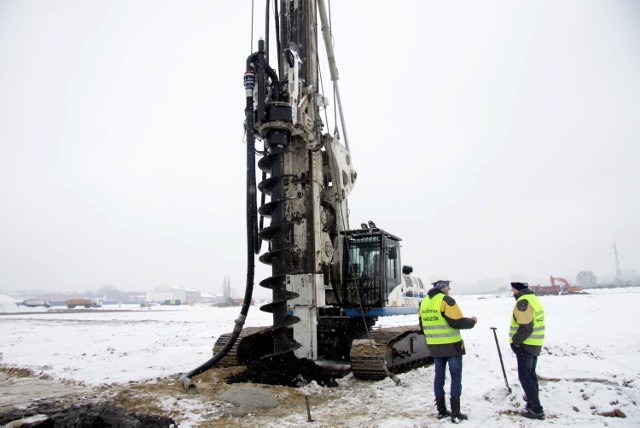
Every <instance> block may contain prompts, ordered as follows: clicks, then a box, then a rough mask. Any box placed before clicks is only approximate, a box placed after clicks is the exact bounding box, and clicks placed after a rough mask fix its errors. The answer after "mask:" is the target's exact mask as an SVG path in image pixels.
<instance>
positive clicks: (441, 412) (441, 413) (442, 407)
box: [436, 395, 451, 419]
mask: <svg viewBox="0 0 640 428" xmlns="http://www.w3.org/2000/svg"><path fill="white" fill-rule="evenodd" d="M436 407H437V408H438V419H442V418H446V417H448V416H451V413H449V411H448V410H447V402H446V401H445V399H444V395H443V396H442V397H436Z"/></svg>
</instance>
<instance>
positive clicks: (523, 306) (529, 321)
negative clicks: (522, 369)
mask: <svg viewBox="0 0 640 428" xmlns="http://www.w3.org/2000/svg"><path fill="white" fill-rule="evenodd" d="M525 294H535V293H534V292H533V291H531V290H529V289H528V288H525V289H523V290H520V291H519V292H517V293H516V294H515V295H514V296H513V297H515V299H516V301H517V303H516V306H515V308H513V317H514V319H515V320H516V322H517V323H518V331H516V332H515V334H514V335H513V338H512V343H511V349H512V350H513V352H516V353H517V352H518V348H520V349H523V350H525V351H527V352H528V353H530V354H532V355H534V356H536V357H539V356H540V351H541V350H542V346H536V345H527V344H525V343H522V342H524V341H525V340H526V339H527V337H529V336H531V333H533V315H534V311H533V306H531V305H530V304H529V302H527V301H526V300H525V299H521V300H518V298H519V297H520V296H523V295H525Z"/></svg>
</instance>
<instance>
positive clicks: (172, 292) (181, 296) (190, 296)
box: [147, 285, 201, 304]
mask: <svg viewBox="0 0 640 428" xmlns="http://www.w3.org/2000/svg"><path fill="white" fill-rule="evenodd" d="M200 299H201V293H200V291H198V290H190V289H186V288H180V287H174V286H172V285H161V286H159V287H156V288H154V289H153V290H150V291H148V292H147V301H148V302H157V303H162V302H165V301H180V302H181V303H183V304H184V303H189V302H199V301H200Z"/></svg>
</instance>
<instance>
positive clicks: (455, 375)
mask: <svg viewBox="0 0 640 428" xmlns="http://www.w3.org/2000/svg"><path fill="white" fill-rule="evenodd" d="M434 360H435V378H434V380H433V392H434V394H435V396H436V397H444V381H445V377H446V373H445V369H446V367H447V364H449V373H450V374H451V397H452V398H459V397H460V394H462V355H457V356H455V357H444V358H434Z"/></svg>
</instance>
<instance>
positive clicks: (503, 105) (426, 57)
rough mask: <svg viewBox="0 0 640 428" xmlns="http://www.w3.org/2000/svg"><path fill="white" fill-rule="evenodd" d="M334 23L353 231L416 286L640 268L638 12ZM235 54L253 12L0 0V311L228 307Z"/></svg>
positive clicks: (240, 115)
mask: <svg viewBox="0 0 640 428" xmlns="http://www.w3.org/2000/svg"><path fill="white" fill-rule="evenodd" d="M263 11H264V6H263V2H260V1H256V12H255V20H256V24H255V28H254V39H253V46H254V47H255V46H256V41H257V38H258V37H259V35H260V34H261V33H262V21H263ZM331 12H332V22H333V35H334V43H335V50H336V55H337V62H338V68H339V71H340V89H341V95H342V102H343V104H344V108H345V118H346V121H347V127H348V136H349V143H350V147H351V152H352V156H353V159H354V164H355V167H356V169H357V171H358V180H359V181H358V183H357V185H356V188H355V189H354V191H353V193H352V195H351V199H350V202H349V204H350V208H351V217H350V220H351V225H352V227H353V226H357V225H359V224H360V222H361V221H363V220H373V221H375V222H376V223H377V225H378V226H379V227H382V228H383V229H386V230H388V231H390V232H392V233H394V234H396V235H398V236H401V237H402V238H403V249H402V252H403V262H404V264H410V265H412V266H413V267H414V271H415V273H416V274H417V275H419V276H422V277H423V278H424V279H429V278H430V277H431V275H432V274H433V273H434V272H435V271H444V272H447V273H449V275H451V276H452V277H453V278H454V279H455V280H457V281H459V282H460V283H473V282H476V281H478V280H482V279H487V278H508V277H509V276H510V275H511V273H512V272H514V271H519V272H524V273H525V274H527V275H528V276H529V278H530V281H531V282H536V281H537V280H540V281H546V282H548V277H549V275H554V276H562V277H566V278H567V279H569V280H570V281H573V280H575V276H576V274H577V273H578V272H579V271H581V270H592V271H593V272H594V273H595V274H596V275H597V276H599V277H601V276H604V275H607V274H612V273H613V272H614V271H615V264H614V258H613V257H612V256H611V247H612V245H613V242H614V241H615V242H617V246H618V250H619V251H620V253H621V256H620V264H621V267H622V268H623V269H638V270H640V221H639V219H640V200H639V194H640V192H639V191H638V187H639V184H640V165H639V160H640V156H639V155H640V149H639V145H638V143H639V142H640V141H639V140H640V25H639V24H640V2H637V1H633V0H629V1H615V0H606V1H605V0H602V1H594V0H592V1H589V0H566V1H551V0H549V1H526V2H525V1H522V2H518V1H482V2H478V1H459V2H433V1H424V0H422V1H398V2H370V1H364V0H362V1H355V0H353V1H346V0H341V1H339V2H337V1H334V2H332V4H331ZM251 44H252V40H251V2H250V1H248V0H246V1H225V2H223V1H211V0H203V1H195V0H190V1H162V0H153V1H151V0H149V1H142V0H136V1H90V2H88V1H84V0H60V1H55V0H52V1H32V0H0V291H3V290H6V291H10V290H34V289H40V290H58V291H81V290H87V289H95V288H98V287H100V286H101V285H103V284H111V285H114V286H116V287H118V288H121V289H125V290H147V289H151V288H153V287H155V286H158V285H160V284H170V285H176V286H182V287H189V288H197V289H200V290H203V291H214V292H221V291H222V284H223V281H224V277H225V276H229V277H230V278H231V282H232V287H233V288H234V289H235V291H236V294H241V293H242V292H243V289H244V281H245V276H246V268H245V266H246V256H245V248H246V246H245V241H246V237H245V224H244V223H245V219H244V207H245V203H244V193H245V189H244V186H245V178H244V174H245V165H244V159H245V146H244V143H243V128H242V123H243V120H244V112H243V108H244V89H243V86H242V75H243V72H244V66H245V60H246V57H247V56H248V55H249V53H250V49H251ZM323 60H324V59H323ZM324 84H325V88H329V85H330V82H329V81H328V75H325V83H324ZM329 114H330V116H333V112H330V113H329ZM330 128H331V129H333V124H330ZM267 273H268V270H267V268H266V267H260V268H259V269H258V272H257V275H258V278H257V280H256V282H258V281H259V280H260V279H261V278H262V277H264V276H265V275H267ZM259 295H263V296H268V292H266V290H263V292H261V293H260V294H259Z"/></svg>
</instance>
